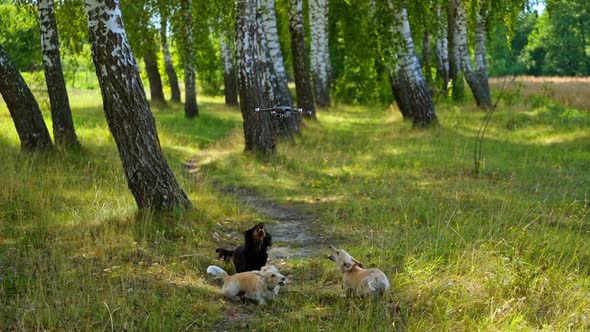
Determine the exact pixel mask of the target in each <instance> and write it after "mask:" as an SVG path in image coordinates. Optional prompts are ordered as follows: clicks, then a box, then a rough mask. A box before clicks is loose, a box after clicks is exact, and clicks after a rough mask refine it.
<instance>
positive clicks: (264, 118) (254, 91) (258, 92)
mask: <svg viewBox="0 0 590 332" xmlns="http://www.w3.org/2000/svg"><path fill="white" fill-rule="evenodd" d="M235 5H236V8H235V9H236V11H235V15H236V62H237V67H238V90H239V94H240V109H241V111H242V118H243V120H244V138H245V142H246V146H245V150H246V151H251V152H257V153H262V154H273V153H274V152H275V149H276V141H275V135H274V133H275V132H274V130H275V129H274V128H273V122H272V118H271V117H272V115H270V113H268V112H256V111H255V110H256V109H257V108H267V107H270V106H272V105H270V104H269V102H268V99H267V97H266V96H265V94H264V91H265V83H264V82H263V79H264V75H263V70H264V69H263V67H262V66H263V64H262V63H261V62H260V55H261V54H263V53H262V51H261V49H260V48H261V45H260V38H259V33H258V29H257V17H256V16H257V12H258V1H252V0H236V2H235Z"/></svg>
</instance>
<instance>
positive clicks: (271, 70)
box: [257, 0, 300, 138]
mask: <svg viewBox="0 0 590 332" xmlns="http://www.w3.org/2000/svg"><path fill="white" fill-rule="evenodd" d="M274 6H275V3H274V0H260V5H259V16H260V20H261V22H260V23H261V24H258V25H257V29H258V34H259V40H260V46H261V47H260V52H261V57H260V60H261V62H262V66H263V69H264V75H265V78H264V80H263V81H264V83H265V84H266V85H267V86H266V90H267V94H268V97H269V102H270V103H271V104H272V105H273V106H279V105H285V106H291V105H292V104H293V99H292V98H291V92H290V91H289V86H288V85H287V73H286V72H285V66H284V64H283V55H282V53H281V45H280V44H279V36H278V34H277V18H276V14H275V7H274ZM299 120H300V119H299V115H296V114H289V116H285V117H282V118H276V119H275V122H276V126H275V128H276V130H277V135H278V136H279V137H284V138H292V137H293V134H295V133H297V132H298V131H299Z"/></svg>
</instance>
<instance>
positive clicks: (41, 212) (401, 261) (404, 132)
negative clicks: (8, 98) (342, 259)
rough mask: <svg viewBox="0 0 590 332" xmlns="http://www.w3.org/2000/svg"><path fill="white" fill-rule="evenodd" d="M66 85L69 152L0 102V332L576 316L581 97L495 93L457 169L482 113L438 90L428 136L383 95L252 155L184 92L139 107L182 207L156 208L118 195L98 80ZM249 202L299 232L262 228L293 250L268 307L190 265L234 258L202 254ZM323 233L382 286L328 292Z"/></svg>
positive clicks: (228, 241) (324, 116) (582, 273)
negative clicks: (29, 149)
mask: <svg viewBox="0 0 590 332" xmlns="http://www.w3.org/2000/svg"><path fill="white" fill-rule="evenodd" d="M70 93H71V96H70V99H71V102H72V107H73V113H74V121H75V124H76V127H77V128H76V129H77V132H78V135H79V138H80V141H81V143H82V144H83V146H84V148H83V149H82V150H80V151H76V152H52V153H47V154H42V155H38V154H27V153H21V152H20V147H19V142H18V138H17V136H16V133H15V130H14V125H13V123H12V120H11V119H10V116H9V114H8V112H7V111H6V106H5V105H4V104H3V103H0V163H1V165H2V172H1V173H0V329H3V330H37V329H38V330H111V331H113V330H117V331H121V330H140V331H143V330H175V331H185V330H236V329H240V328H243V329H251V330H256V331H347V330H365V331H386V330H414V331H424V330H434V331H441V330H446V331H449V330H452V331H461V330H463V331H473V330H492V331H496V330H502V331H506V330H547V331H550V330H562V331H563V330H587V329H590V298H589V297H588V294H589V292H590V241H589V240H590V216H589V215H588V214H589V211H590V206H589V204H590V198H589V197H588V194H589V188H590V172H588V165H590V131H589V130H588V129H589V127H590V113H588V112H585V111H578V110H576V109H573V108H569V107H565V106H563V105H559V104H556V103H554V102H553V101H551V100H549V99H546V98H545V99H539V100H537V101H536V102H535V103H532V102H525V101H526V100H528V99H526V98H519V99H520V100H515V101H514V102H511V103H509V104H502V105H500V107H499V109H498V110H497V111H496V113H494V115H493V116H492V118H491V122H490V125H489V127H488V129H487V131H486V137H485V140H484V142H483V157H484V160H483V161H484V162H483V171H482V173H481V174H479V175H475V174H474V173H473V168H474V165H473V146H474V142H475V136H476V134H477V132H478V130H479V127H480V125H481V122H482V120H483V118H484V117H485V115H486V114H485V113H483V112H481V111H478V110H476V109H475V108H474V107H473V106H472V104H471V103H466V104H448V103H439V104H437V115H438V117H439V119H440V122H441V124H442V126H441V127H440V128H437V129H433V130H431V131H417V130H413V129H412V128H411V125H410V124H409V123H406V122H404V121H402V119H401V116H400V115H399V112H397V111H396V110H394V109H388V108H386V107H383V106H376V107H360V106H349V105H336V106H334V107H332V108H331V109H329V110H325V111H319V112H318V121H317V122H307V123H306V125H305V128H304V129H303V130H302V133H301V135H300V136H299V137H297V138H296V140H295V142H293V143H282V144H280V145H279V148H278V151H277V154H276V156H274V157H272V158H271V159H270V160H266V161H264V162H262V161H259V160H257V159H255V158H254V157H253V156H251V155H248V154H245V153H244V152H243V137H242V131H241V115H240V113H239V111H238V110H236V109H228V108H226V107H225V106H224V105H223V100H222V99H221V98H212V97H207V96H199V97H198V98H199V106H200V113H201V116H200V117H199V118H198V119H195V120H186V119H185V118H184V115H183V110H182V106H181V105H169V106H163V107H160V106H158V107H153V108H152V110H153V112H154V115H155V117H156V119H157V122H158V130H159V135H160V141H161V145H162V147H163V149H164V152H165V154H166V156H167V158H168V161H169V162H170V164H171V165H172V167H173V169H174V171H175V174H176V175H177V177H178V178H179V181H180V182H181V185H182V187H183V189H184V190H185V191H186V192H187V194H188V195H189V198H190V199H191V201H192V202H193V203H194V205H195V207H196V209H195V210H194V211H191V212H188V213H184V214H174V215H156V214H151V213H145V212H144V213H138V212H137V210H136V206H135V203H134V200H133V197H132V196H131V194H130V192H129V190H128V189H127V183H126V181H125V178H124V174H123V170H122V168H121V164H120V160H119V158H118V153H117V150H116V147H115V144H114V141H113V139H112V137H111V135H110V133H109V131H108V128H107V126H106V121H105V119H104V115H103V113H102V106H101V102H100V93H99V92H98V91H90V90H72V91H71V92H70ZM37 95H38V100H40V101H41V103H40V104H41V106H42V108H43V109H44V115H45V118H46V121H47V123H48V126H49V127H50V128H51V123H50V121H51V119H50V116H49V113H48V109H49V107H48V101H47V97H46V95H43V93H42V92H40V91H37ZM244 193H246V194H244ZM248 197H250V199H248ZM265 206H275V207H279V209H282V211H287V212H288V213H290V214H295V215H298V217H297V216H296V217H295V219H297V220H299V222H305V227H304V228H301V230H302V231H303V230H305V232H307V233H308V234H311V235H310V236H311V237H312V239H313V241H312V242H313V245H310V244H309V243H306V242H305V241H302V242H301V243H297V242H296V241H292V242H291V243H285V241H278V242H277V243H276V246H277V247H290V248H291V249H293V250H294V251H296V252H297V251H298V249H299V251H298V252H305V254H302V255H293V256H289V257H287V258H285V257H278V256H275V257H274V259H273V261H272V263H274V264H276V265H278V266H279V268H280V270H281V271H282V272H284V273H285V274H288V276H289V278H290V283H289V285H288V286H287V287H285V288H284V289H282V290H281V293H280V294H279V297H278V298H277V299H276V300H275V301H274V303H272V304H271V305H268V306H265V307H259V306H256V305H252V304H247V305H244V304H240V303H232V302H229V301H228V300H226V299H225V298H224V297H223V296H222V294H221V293H220V290H219V286H218V285H217V284H216V283H214V282H213V281H212V280H211V278H209V277H208V276H207V275H206V273H205V269H206V268H207V266H208V265H210V264H216V265H220V266H222V267H224V268H226V269H228V270H229V271H233V267H232V266H230V265H228V264H224V263H223V262H220V261H218V260H216V258H215V254H214V250H215V248H216V247H217V246H226V247H229V246H231V245H235V244H238V243H239V242H240V241H241V239H240V238H239V232H240V231H241V230H244V229H246V228H249V227H250V226H252V225H253V224H254V223H255V222H258V221H264V222H267V223H268V224H269V228H270V229H271V232H272V229H273V227H275V229H278V227H279V226H280V225H279V224H280V223H281V222H282V221H281V218H276V217H277V215H276V213H275V212H272V211H271V210H269V209H265ZM293 229H297V227H294V228H292V230H293ZM296 235H297V234H293V236H296ZM328 243H330V244H334V245H336V246H338V247H341V248H344V249H346V250H347V251H349V252H350V253H351V254H352V255H353V256H355V257H356V258H357V259H359V260H360V261H362V262H363V263H364V264H365V266H369V267H375V266H376V267H379V268H381V269H382V270H383V271H384V272H385V273H386V274H387V276H388V277H389V280H390V282H391V285H392V287H391V291H390V292H389V293H388V294H387V295H386V296H385V297H384V298H382V299H380V300H376V301H362V300H358V299H347V298H345V297H344V294H343V290H342V288H341V286H340V285H341V275H340V274H339V273H338V272H337V269H336V266H335V265H334V264H333V263H332V262H331V261H329V260H328V259H326V258H325V257H326V255H327V254H328V251H327V248H325V249H323V248H324V246H327V244H328ZM298 247H299V248H298ZM306 248H308V249H309V248H312V249H313V250H307V251H305V249H306Z"/></svg>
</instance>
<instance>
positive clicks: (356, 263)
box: [352, 257, 363, 268]
mask: <svg viewBox="0 0 590 332" xmlns="http://www.w3.org/2000/svg"><path fill="white" fill-rule="evenodd" d="M352 261H353V262H354V264H355V265H356V266H358V267H361V268H362V267H363V263H361V262H359V261H357V260H356V259H355V258H354V257H353V258H352Z"/></svg>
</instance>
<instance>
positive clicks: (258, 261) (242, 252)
mask: <svg viewBox="0 0 590 332" xmlns="http://www.w3.org/2000/svg"><path fill="white" fill-rule="evenodd" d="M244 239H245V241H246V243H244V244H242V245H241V246H238V247H236V248H235V249H234V250H227V249H223V248H217V250H215V252H217V253H218V254H219V258H220V259H223V260H224V261H226V262H227V261H228V260H229V259H230V258H231V257H233V260H234V265H235V266H236V273H240V272H246V271H253V270H260V269H261V268H262V267H263V266H264V265H266V260H267V259H268V253H267V252H266V251H267V250H268V247H270V246H271V245H272V237H271V235H270V233H268V232H267V231H266V229H265V228H264V224H263V223H259V224H257V225H255V226H254V227H252V228H250V229H249V230H247V231H245V232H244Z"/></svg>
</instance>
